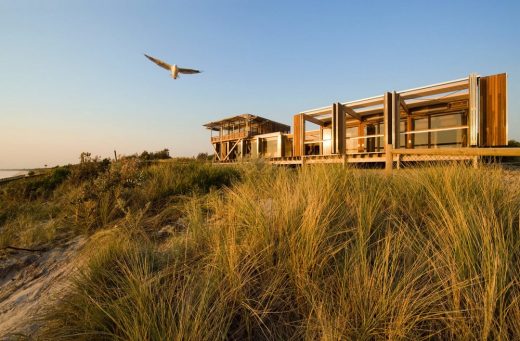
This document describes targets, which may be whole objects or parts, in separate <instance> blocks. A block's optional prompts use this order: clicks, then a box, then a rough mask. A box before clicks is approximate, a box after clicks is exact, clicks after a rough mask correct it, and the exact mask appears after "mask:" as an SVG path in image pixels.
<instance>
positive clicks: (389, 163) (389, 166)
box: [385, 144, 394, 174]
mask: <svg viewBox="0 0 520 341" xmlns="http://www.w3.org/2000/svg"><path fill="white" fill-rule="evenodd" d="M385 156H386V160H385V161H386V162H385V170H386V173H387V174H392V170H393V168H394V157H393V155H392V145H391V144H387V145H386V147H385Z"/></svg>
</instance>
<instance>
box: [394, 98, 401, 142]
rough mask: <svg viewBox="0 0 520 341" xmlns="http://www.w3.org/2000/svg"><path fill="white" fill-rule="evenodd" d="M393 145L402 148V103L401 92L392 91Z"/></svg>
mask: <svg viewBox="0 0 520 341" xmlns="http://www.w3.org/2000/svg"><path fill="white" fill-rule="evenodd" d="M392 128H393V129H392V135H393V136H392V140H393V143H392V146H393V147H394V149H399V148H400V143H401V104H400V100H399V94H398V93H396V92H395V91H394V92H393V93H392Z"/></svg>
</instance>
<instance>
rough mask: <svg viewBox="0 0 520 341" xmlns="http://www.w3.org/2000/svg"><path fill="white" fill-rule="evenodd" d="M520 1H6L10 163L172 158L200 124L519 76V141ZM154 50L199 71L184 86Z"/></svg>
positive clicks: (2, 56) (4, 80)
mask: <svg viewBox="0 0 520 341" xmlns="http://www.w3.org/2000/svg"><path fill="white" fill-rule="evenodd" d="M519 19H520V1H454V0H452V1H428V2H426V1H413V2H407V1H384V2H383V1H303V0H301V1H280V0H279V1H270V0H262V1H252V0H251V1H249V0H222V1H210V0H208V1H198V0H186V1H131V0H130V1H108V0H103V1H99V0H89V1H81V0H62V1H57V0H48V1H40V0H36V1H23V0H17V1H7V0H0V47H1V52H0V168H30V167H42V166H43V165H48V166H49V167H50V166H55V165H63V164H68V163H77V162H78V161H79V155H80V153H81V152H90V153H92V154H93V155H99V156H100V157H112V156H113V151H114V150H117V152H118V154H126V155H129V154H134V153H140V152H142V151H143V150H148V151H157V150H161V149H164V148H168V149H169V150H170V151H171V154H172V155H174V156H193V155H197V154H198V153H199V152H211V151H212V150H211V145H210V143H209V131H208V130H205V129H204V127H202V124H204V123H206V122H209V121H213V120H218V119H219V118H223V117H228V116H231V115H234V114H240V113H251V114H256V115H260V116H263V117H267V118H270V119H273V120H276V121H279V122H282V123H286V124H291V122H292V116H293V115H294V114H295V113H297V112H299V111H303V110H307V109H312V108H317V107H322V106H326V105H329V104H331V103H333V102H338V101H341V102H343V101H348V100H354V99H359V98H365V97H370V96H374V95H379V94H381V93H383V92H384V91H393V90H396V91H399V90H403V89H408V88H414V87H418V86H422V85H428V84H432V83H438V82H443V81H448V80H452V79H458V78H462V77H466V76H467V75H468V74H470V73H473V72H476V73H478V74H480V75H483V76H484V75H490V74H494V73H501V72H507V73H508V94H509V102H508V108H509V116H508V119H509V121H508V126H509V138H510V139H513V138H514V139H517V140H520V96H519V94H520V25H519V24H518V20H519ZM143 53H147V54H150V55H152V56H155V57H158V58H160V59H162V60H165V61H167V62H171V63H172V64H178V65H179V66H181V67H188V68H197V69H201V70H203V71H204V72H203V73H201V74H198V75H186V76H181V77H180V78H179V79H177V80H173V79H172V78H171V77H170V76H169V74H168V72H167V71H166V70H163V69H161V68H159V67H157V66H156V65H154V64H152V63H151V62H150V61H148V60H147V59H146V58H145V57H144V56H143Z"/></svg>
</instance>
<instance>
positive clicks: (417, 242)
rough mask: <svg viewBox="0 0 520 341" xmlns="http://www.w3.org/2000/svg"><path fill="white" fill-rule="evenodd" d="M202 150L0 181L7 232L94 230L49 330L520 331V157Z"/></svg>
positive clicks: (193, 335)
mask: <svg viewBox="0 0 520 341" xmlns="http://www.w3.org/2000/svg"><path fill="white" fill-rule="evenodd" d="M203 159H204V158H203V157H201V158H199V160H175V159H173V160H171V161H169V162H142V161H141V160H139V159H138V158H123V159H121V160H120V161H118V162H108V163H107V162H105V163H103V162H102V161H100V160H96V159H88V160H87V159H85V160H83V162H81V163H80V164H79V165H75V166H68V167H63V168H56V169H53V170H52V171H50V172H49V173H48V174H47V175H46V176H44V177H40V178H35V179H24V180H20V181H16V182H12V183H9V184H5V185H4V186H0V248H2V247H6V246H17V247H24V248H31V249H37V248H52V247H53V245H57V244H60V243H63V242H64V241H66V240H69V239H71V238H74V237H76V236H78V235H81V236H85V237H86V238H87V243H86V245H85V247H84V248H83V249H82V250H81V254H80V255H79V256H78V261H77V262H78V263H77V271H76V272H75V273H74V275H73V278H72V281H71V284H70V285H69V287H68V288H67V290H66V291H65V292H64V294H63V296H62V297H61V298H60V299H59V300H56V301H55V302H53V304H52V305H51V306H50V307H48V308H47V309H46V312H45V314H44V315H43V316H42V317H41V321H42V326H43V327H42V328H41V329H40V330H39V332H38V335H36V336H37V338H39V339H53V340H54V339H74V340H77V339H84V340H92V339H99V340H108V339H129V340H163V339H164V340H172V339H173V340H219V339H220V340H224V339H232V340H242V339H251V340H261V339H266V340H273V339H293V340H301V339H307V340H315V339H323V340H332V339H365V340H368V339H431V338H434V339H502V340H508V339H510V340H514V339H518V338H520V283H519V281H520V226H519V223H520V215H519V212H520V181H519V177H518V176H517V175H516V174H514V175H510V174H509V173H507V171H504V170H502V169H500V168H498V167H482V168H480V169H473V168H471V167H467V166H465V165H462V164H450V165H430V166H427V167H416V168H409V169H401V170H399V171H396V172H394V174H393V175H392V176H386V175H385V174H384V173H383V172H382V171H380V170H366V169H365V170H361V169H354V168H342V167H341V166H337V167H336V166H334V165H326V166H307V167H304V168H303V169H289V168H275V167H272V166H269V165H267V164H264V163H263V162H261V161H258V162H254V163H249V164H241V165H235V166H222V165H220V166H216V165H212V164H211V163H208V162H206V161H203Z"/></svg>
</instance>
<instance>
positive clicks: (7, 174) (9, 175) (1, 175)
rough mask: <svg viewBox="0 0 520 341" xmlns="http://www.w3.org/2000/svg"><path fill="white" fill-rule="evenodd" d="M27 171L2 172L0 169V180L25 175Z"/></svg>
mask: <svg viewBox="0 0 520 341" xmlns="http://www.w3.org/2000/svg"><path fill="white" fill-rule="evenodd" d="M28 173H29V171H28V170H2V169H0V179H8V178H12V177H15V176H20V175H27V174H28Z"/></svg>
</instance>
